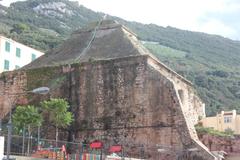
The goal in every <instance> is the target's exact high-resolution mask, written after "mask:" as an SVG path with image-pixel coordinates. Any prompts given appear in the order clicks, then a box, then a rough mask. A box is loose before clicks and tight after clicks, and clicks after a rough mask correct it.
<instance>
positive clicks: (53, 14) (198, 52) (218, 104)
mask: <svg viewBox="0 0 240 160" xmlns="http://www.w3.org/2000/svg"><path fill="white" fill-rule="evenodd" d="M103 15H104V14H103V13H98V12H94V11H92V10H89V9H87V8H85V7H83V6H79V5H78V3H77V2H70V1H67V0H28V1H26V2H17V3H14V4H12V5H11V6H10V7H9V8H6V7H4V6H0V34H3V35H5V36H7V37H10V38H12V39H15V40H17V41H20V42H22V43H24V44H26V45H29V46H32V47H34V48H36V49H39V50H42V51H45V52H46V51H51V49H52V48H54V47H56V46H57V45H59V44H60V43H62V42H63V40H64V39H66V38H68V37H69V36H70V34H71V32H72V31H74V30H76V29H78V28H81V27H83V26H84V25H86V24H87V23H89V22H92V21H96V20H100V19H101V18H102V17H103ZM108 18H109V19H116V20H118V21H119V22H120V23H123V24H124V25H126V26H127V27H129V28H130V29H131V30H132V31H134V32H135V33H136V34H137V35H138V36H139V39H140V40H142V41H143V43H144V45H145V46H146V47H147V48H148V49H149V50H151V51H152V53H153V54H155V55H156V56H157V57H158V58H159V59H160V60H161V61H162V62H164V63H165V64H166V65H168V66H170V67H171V68H173V69H175V70H176V71H177V72H178V73H180V74H181V75H183V76H185V77H186V78H187V79H189V80H191V81H192V82H193V83H194V85H195V86H196V89H197V91H198V93H199V95H200V96H201V98H202V99H203V100H204V101H205V103H206V107H207V114H208V115H214V114H215V113H216V112H217V111H220V110H222V109H225V110H229V109H237V110H238V111H240V65H239V63H240V42H239V41H233V40H230V39H227V38H223V37H220V36H217V35H209V34H205V33H199V32H190V31H184V30H179V29H176V28H173V27H166V28H165V27H161V26H157V25H154V24H141V23H137V22H128V21H125V20H123V19H120V18H117V17H112V16H110V15H109V16H108Z"/></svg>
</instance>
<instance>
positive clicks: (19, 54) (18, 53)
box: [16, 48, 21, 58]
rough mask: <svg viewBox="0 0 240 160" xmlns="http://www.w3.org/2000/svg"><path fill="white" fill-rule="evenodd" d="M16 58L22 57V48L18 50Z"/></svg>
mask: <svg viewBox="0 0 240 160" xmlns="http://www.w3.org/2000/svg"><path fill="white" fill-rule="evenodd" d="M16 57H19V58H20V57H21V49H20V48H16Z"/></svg>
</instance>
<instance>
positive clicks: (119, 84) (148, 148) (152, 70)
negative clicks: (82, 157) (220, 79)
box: [0, 56, 214, 160]
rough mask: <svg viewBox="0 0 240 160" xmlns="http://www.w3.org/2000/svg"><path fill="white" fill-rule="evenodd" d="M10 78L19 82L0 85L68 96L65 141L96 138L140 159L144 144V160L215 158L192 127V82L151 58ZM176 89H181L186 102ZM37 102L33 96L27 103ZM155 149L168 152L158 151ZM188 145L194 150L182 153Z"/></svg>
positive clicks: (16, 75)
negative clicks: (43, 88) (71, 118)
mask: <svg viewBox="0 0 240 160" xmlns="http://www.w3.org/2000/svg"><path fill="white" fill-rule="evenodd" d="M150 60H151V61H150ZM153 62H154V63H153ZM9 75H12V72H11V73H9ZM20 75H24V76H25V77H22V78H21V76H20ZM33 75H34V76H33ZM174 75H175V76H174ZM14 76H15V78H14V79H15V80H16V81H19V83H17V82H16V83H12V84H9V83H8V78H7V81H2V80H1V79H0V87H2V89H3V90H9V88H11V87H13V89H14V87H15V89H18V88H19V87H20V88H21V87H24V86H25V87H26V88H27V89H29V88H34V86H35V87H38V86H39V84H41V85H42V86H49V87H50V88H51V89H52V90H51V97H63V98H66V99H68V100H69V102H70V105H71V111H72V112H73V113H74V118H75V122H74V124H73V126H71V127H70V128H69V131H68V132H65V135H66V134H68V140H75V141H87V142H90V141H92V140H96V139H100V140H102V141H103V142H104V144H105V146H106V147H107V146H109V145H112V144H122V145H123V146H124V149H125V154H127V155H128V156H132V157H139V152H141V150H142V147H141V146H144V147H143V149H144V156H145V158H148V159H152V160H156V159H158V158H161V159H166V160H168V159H169V160H171V159H176V158H177V156H179V159H184V160H193V159H194V160H210V159H211V160H212V159H214V157H212V155H211V154H210V153H209V152H208V151H207V149H206V148H204V146H203V145H202V144H201V143H200V141H199V140H198V137H197V135H196V131H195V129H194V126H193V125H194V123H195V122H194V120H195V119H196V117H197V116H196V114H197V113H194V114H192V113H193V112H195V110H194V107H195V108H196V107H197V108H199V107H200V106H196V104H198V103H194V101H195V100H196V99H195V98H194V94H193V91H192V89H191V86H190V85H189V83H188V82H186V81H185V80H184V79H183V78H181V77H180V76H178V75H176V74H175V73H173V72H172V71H169V70H167V69H164V67H163V66H161V64H158V63H157V62H156V61H155V60H154V59H152V58H151V57H149V56H135V57H126V58H118V59H112V60H102V61H91V62H87V63H81V64H74V65H65V66H59V67H52V68H47V69H46V68H45V69H44V68H41V69H33V70H30V71H26V73H24V72H23V73H22V72H21V74H20V73H19V74H14ZM23 79H24V80H23ZM20 82H21V83H20ZM179 89H182V90H183V91H184V92H183V93H184V99H185V98H186V99H185V100H184V102H182V100H181V98H180V96H179V94H178V90H179ZM44 98H49V97H43V99H44ZM37 100H39V98H35V99H34V97H33V99H30V100H29V101H30V102H31V103H34V102H37ZM197 100H199V99H197ZM199 104H201V103H199ZM199 104H198V105H199ZM46 129H48V128H47V127H46ZM46 136H48V137H51V136H52V137H53V136H54V135H53V134H49V135H46ZM157 145H158V146H157ZM158 148H165V150H166V152H165V153H158V152H157V149H158ZM189 148H198V151H197V152H191V153H190V152H186V150H187V149H189ZM183 151H184V152H183Z"/></svg>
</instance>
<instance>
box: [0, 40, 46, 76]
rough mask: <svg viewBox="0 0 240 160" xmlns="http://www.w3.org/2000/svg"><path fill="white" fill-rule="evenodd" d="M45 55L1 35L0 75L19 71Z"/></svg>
mask: <svg viewBox="0 0 240 160" xmlns="http://www.w3.org/2000/svg"><path fill="white" fill-rule="evenodd" d="M43 54H44V53H43V52H40V51H38V50H36V49H33V48H30V47H28V46H25V45H23V44H21V43H18V42H16V41H14V40H11V39H8V38H6V37H3V36H1V35H0V73H1V72H4V71H12V70H15V69H19V68H21V67H23V66H25V65H27V64H28V63H30V62H32V61H34V60H35V59H36V58H38V57H40V56H42V55H43Z"/></svg>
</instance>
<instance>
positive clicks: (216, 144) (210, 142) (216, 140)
mask: <svg viewBox="0 0 240 160" xmlns="http://www.w3.org/2000/svg"><path fill="white" fill-rule="evenodd" d="M199 137H200V140H201V141H202V142H203V143H204V144H205V145H206V146H207V147H208V148H209V149H210V150H211V151H221V150H222V151H225V152H227V153H228V154H231V153H240V136H234V137H219V136H212V135H208V134H204V135H200V136H199Z"/></svg>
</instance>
